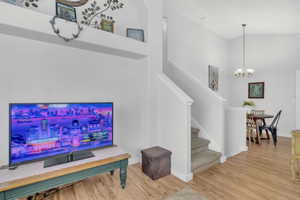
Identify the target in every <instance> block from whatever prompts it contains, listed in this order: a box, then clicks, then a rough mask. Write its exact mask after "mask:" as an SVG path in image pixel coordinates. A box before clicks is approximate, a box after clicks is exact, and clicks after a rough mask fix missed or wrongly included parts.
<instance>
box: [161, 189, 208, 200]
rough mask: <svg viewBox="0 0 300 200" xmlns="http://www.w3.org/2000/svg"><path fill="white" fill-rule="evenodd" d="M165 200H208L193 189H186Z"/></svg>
mask: <svg viewBox="0 0 300 200" xmlns="http://www.w3.org/2000/svg"><path fill="white" fill-rule="evenodd" d="M165 200H208V199H207V198H205V197H203V196H201V195H200V194H199V193H198V192H196V191H194V190H193V189H191V188H189V187H186V188H184V189H182V190H180V191H179V192H177V193H175V194H173V195H171V196H169V197H167V198H166V199H165Z"/></svg>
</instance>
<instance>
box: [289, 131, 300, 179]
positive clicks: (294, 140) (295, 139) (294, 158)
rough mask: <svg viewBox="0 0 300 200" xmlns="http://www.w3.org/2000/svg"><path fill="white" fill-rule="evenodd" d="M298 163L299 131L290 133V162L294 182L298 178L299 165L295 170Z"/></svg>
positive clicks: (299, 160) (299, 156)
mask: <svg viewBox="0 0 300 200" xmlns="http://www.w3.org/2000/svg"><path fill="white" fill-rule="evenodd" d="M297 161H298V163H299V162H300V130H295V131H292V157H291V160H290V166H291V172H292V177H293V179H294V180H295V179H296V178H297V177H298V178H300V165H299V164H298V165H297V166H298V168H296V162H297Z"/></svg>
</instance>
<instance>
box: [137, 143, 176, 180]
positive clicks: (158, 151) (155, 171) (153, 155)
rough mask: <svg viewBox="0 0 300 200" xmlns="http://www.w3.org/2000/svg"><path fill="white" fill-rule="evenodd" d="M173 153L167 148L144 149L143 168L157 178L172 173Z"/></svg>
mask: <svg viewBox="0 0 300 200" xmlns="http://www.w3.org/2000/svg"><path fill="white" fill-rule="evenodd" d="M171 154H172V152H170V151H169V150H167V149H164V148H161V147H152V148H149V149H144V150H142V170H143V172H144V173H145V174H146V175H147V176H149V177H150V178H151V179H153V180H156V179H159V178H161V177H164V176H167V175H169V174H170V173H171Z"/></svg>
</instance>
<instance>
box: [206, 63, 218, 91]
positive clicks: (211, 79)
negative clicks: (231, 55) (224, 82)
mask: <svg viewBox="0 0 300 200" xmlns="http://www.w3.org/2000/svg"><path fill="white" fill-rule="evenodd" d="M208 87H209V88H210V89H212V90H213V91H218V89H219V68H218V67H214V66H212V65H209V66H208Z"/></svg>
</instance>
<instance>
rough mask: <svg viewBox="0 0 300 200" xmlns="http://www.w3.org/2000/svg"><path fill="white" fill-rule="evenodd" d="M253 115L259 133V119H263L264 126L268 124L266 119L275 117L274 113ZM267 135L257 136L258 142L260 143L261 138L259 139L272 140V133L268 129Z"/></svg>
mask: <svg viewBox="0 0 300 200" xmlns="http://www.w3.org/2000/svg"><path fill="white" fill-rule="evenodd" d="M252 117H253V120H254V121H255V124H256V131H257V135H258V134H260V131H259V123H258V122H259V121H262V123H263V126H266V119H272V118H273V117H274V115H270V114H253V115H252ZM266 135H267V137H266V138H260V137H258V136H257V138H256V143H257V144H259V143H260V140H259V139H262V140H270V134H269V132H268V130H266Z"/></svg>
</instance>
